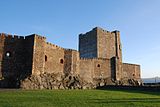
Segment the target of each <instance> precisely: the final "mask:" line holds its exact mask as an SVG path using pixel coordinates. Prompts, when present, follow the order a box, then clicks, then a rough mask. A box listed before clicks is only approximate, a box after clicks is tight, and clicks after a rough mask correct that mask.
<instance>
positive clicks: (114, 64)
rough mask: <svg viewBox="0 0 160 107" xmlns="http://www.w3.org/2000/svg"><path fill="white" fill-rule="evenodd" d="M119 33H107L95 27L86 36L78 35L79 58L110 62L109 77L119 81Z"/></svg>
mask: <svg viewBox="0 0 160 107" xmlns="http://www.w3.org/2000/svg"><path fill="white" fill-rule="evenodd" d="M121 47H122V46H121V42H120V32H119V31H113V32H109V31H106V30H103V29H102V28H99V27H95V28H93V29H92V30H91V31H89V32H87V33H86V34H80V35H79V52H80V57H81V58H106V59H110V60H111V72H112V73H111V74H112V75H111V77H112V78H114V79H117V80H119V79H120V78H121V77H120V74H121V71H122V67H121V63H122V48H121Z"/></svg>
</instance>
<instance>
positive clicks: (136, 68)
mask: <svg viewBox="0 0 160 107" xmlns="http://www.w3.org/2000/svg"><path fill="white" fill-rule="evenodd" d="M121 76H122V79H137V80H140V78H141V76H140V65H136V64H128V63H123V64H122V74H121Z"/></svg>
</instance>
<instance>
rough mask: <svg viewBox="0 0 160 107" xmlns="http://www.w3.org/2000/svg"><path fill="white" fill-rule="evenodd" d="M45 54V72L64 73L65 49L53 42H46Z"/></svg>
mask: <svg viewBox="0 0 160 107" xmlns="http://www.w3.org/2000/svg"><path fill="white" fill-rule="evenodd" d="M44 51H45V56H44V57H43V58H44V60H45V62H44V72H47V73H58V72H59V73H63V71H64V62H65V61H64V49H63V48H61V47H58V46H56V45H53V44H51V43H48V42H47V43H45V49H44Z"/></svg>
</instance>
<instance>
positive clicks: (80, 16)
mask: <svg viewBox="0 0 160 107" xmlns="http://www.w3.org/2000/svg"><path fill="white" fill-rule="evenodd" d="M0 5H1V6H0V32H4V33H10V34H17V35H24V36H26V35H29V34H32V33H36V34H40V35H43V36H46V37H47V41H49V42H52V43H54V44H57V45H59V46H62V47H65V48H73V49H77V47H78V34H80V33H85V32H87V31H89V30H91V29H92V28H93V27H96V26H99V27H102V28H104V29H106V30H108V31H113V30H119V31H120V32H121V41H122V46H123V61H124V62H128V63H137V64H140V65H141V69H142V77H155V76H160V56H159V55H160V0H1V1H0Z"/></svg>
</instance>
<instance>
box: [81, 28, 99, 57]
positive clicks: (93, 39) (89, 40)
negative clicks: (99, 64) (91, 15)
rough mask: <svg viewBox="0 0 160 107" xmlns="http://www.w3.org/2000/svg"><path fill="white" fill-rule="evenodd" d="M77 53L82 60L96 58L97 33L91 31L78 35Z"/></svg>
mask: <svg viewBox="0 0 160 107" xmlns="http://www.w3.org/2000/svg"><path fill="white" fill-rule="evenodd" d="M79 52H80V57H82V58H96V57H97V31H96V30H91V31H90V32H87V33H86V34H80V35H79Z"/></svg>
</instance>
